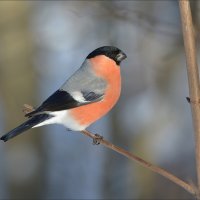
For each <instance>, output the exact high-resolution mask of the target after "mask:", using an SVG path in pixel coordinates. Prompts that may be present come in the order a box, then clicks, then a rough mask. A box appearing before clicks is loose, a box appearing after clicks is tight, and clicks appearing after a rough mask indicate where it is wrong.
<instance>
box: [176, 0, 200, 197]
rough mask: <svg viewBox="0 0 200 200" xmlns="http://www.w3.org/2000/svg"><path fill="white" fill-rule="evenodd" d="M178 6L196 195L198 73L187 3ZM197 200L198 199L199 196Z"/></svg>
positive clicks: (199, 160)
mask: <svg viewBox="0 0 200 200" xmlns="http://www.w3.org/2000/svg"><path fill="white" fill-rule="evenodd" d="M179 6H180V13H181V20H182V29H183V39H184V45H185V54H186V62H187V75H188V84H189V94H190V105H191V111H192V119H193V126H194V132H195V151H196V170H197V181H198V193H199V194H200V104H199V101H200V90H199V71H198V65H197V57H196V46H195V37H194V26H193V23H192V15H191V9H190V3H189V1H188V0H179ZM198 198H199V199H200V197H199V196H198Z"/></svg>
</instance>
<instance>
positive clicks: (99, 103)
mask: <svg viewBox="0 0 200 200" xmlns="http://www.w3.org/2000/svg"><path fill="white" fill-rule="evenodd" d="M125 58H126V54H125V53H124V52H123V51H121V50H120V49H118V48H116V47H113V46H103V47H100V48H97V49H95V50H94V51H92V52H91V53H90V54H89V55H88V56H87V57H86V59H85V60H84V62H83V64H82V65H81V67H80V68H79V69H78V70H77V71H76V72H75V73H74V74H73V75H72V76H71V77H70V78H69V79H68V80H67V81H66V82H65V83H64V84H63V85H62V86H61V87H60V88H59V89H58V90H57V91H56V92H54V93H53V94H52V95H51V96H50V97H49V98H47V99H46V100H45V101H44V102H43V103H42V104H41V105H40V106H39V107H38V108H36V109H35V110H34V111H32V112H29V113H27V114H26V115H25V116H26V117H28V118H29V119H28V120H27V121H26V122H24V123H23V124H21V125H19V126H18V127H16V128H15V129H13V130H11V131H10V132H8V133H7V134H5V135H3V136H2V137H1V138H0V139H1V140H3V141H4V142H6V141H7V140H9V139H11V138H13V137H15V136H17V135H19V134H21V133H23V132H24V131H26V130H28V129H30V128H35V127H39V126H43V125H47V124H62V125H64V126H65V127H67V128H68V129H69V130H73V131H82V130H85V129H86V128H87V127H88V126H89V125H90V124H92V123H93V122H95V121H96V120H98V119H99V118H101V117H102V116H103V115H105V114H106V113H107V112H108V111H110V109H111V108H112V107H113V106H114V105H115V103H116V102H117V100H118V98H119V96H120V91H121V75H120V63H121V61H122V60H124V59H125Z"/></svg>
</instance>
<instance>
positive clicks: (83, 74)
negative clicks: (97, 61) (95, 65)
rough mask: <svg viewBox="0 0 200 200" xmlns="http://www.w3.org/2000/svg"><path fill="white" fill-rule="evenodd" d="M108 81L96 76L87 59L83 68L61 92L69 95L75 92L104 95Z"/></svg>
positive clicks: (69, 80) (64, 85)
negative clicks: (63, 91)
mask: <svg viewBox="0 0 200 200" xmlns="http://www.w3.org/2000/svg"><path fill="white" fill-rule="evenodd" d="M106 85H107V84H106V81H105V80H104V79H103V78H101V77H98V76H97V75H95V73H94V71H93V70H92V67H91V64H90V62H89V61H88V60H87V59H86V60H85V61H84V63H83V64H82V65H81V67H80V68H79V69H78V70H77V71H76V72H75V73H74V74H73V75H72V76H71V77H70V78H69V79H68V80H67V81H66V82H65V83H64V84H63V85H62V86H61V88H60V89H61V90H65V91H67V92H69V93H71V92H75V91H82V92H94V93H96V94H103V93H104V92H105V89H106Z"/></svg>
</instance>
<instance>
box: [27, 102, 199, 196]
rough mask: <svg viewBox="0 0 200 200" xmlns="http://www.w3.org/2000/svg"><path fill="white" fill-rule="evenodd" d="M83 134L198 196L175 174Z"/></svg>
mask: <svg viewBox="0 0 200 200" xmlns="http://www.w3.org/2000/svg"><path fill="white" fill-rule="evenodd" d="M32 111H34V108H33V107H32V106H30V105H28V104H24V108H23V112H24V113H25V114H27V113H28V112H32ZM81 133H83V134H84V135H86V136H88V137H90V138H92V139H93V143H94V144H102V145H104V146H105V147H107V148H109V149H112V150H113V151H115V152H118V153H119V154H121V155H123V156H125V157H127V158H129V159H130V160H133V161H136V162H137V163H139V164H140V165H142V166H143V167H146V168H147V169H150V170H151V171H153V172H155V173H157V174H160V175H161V176H163V177H165V178H167V179H169V180H170V181H172V182H173V183H175V184H176V185H179V186H180V187H182V188H183V189H185V190H186V191H188V192H189V193H191V194H193V195H195V194H196V187H195V186H193V185H190V184H189V183H186V182H185V181H183V180H181V179H179V178H178V177H176V176H174V175H173V174H171V173H169V172H167V171H166V170H164V169H162V168H160V167H158V166H155V165H153V164H151V163H149V162H147V161H145V160H143V159H142V158H140V157H138V156H136V155H134V154H132V153H130V152H128V151H126V150H125V149H122V148H120V147H118V146H116V145H114V144H112V143H111V142H109V141H107V140H105V139H103V137H101V136H99V135H97V134H93V133H91V132H89V131H87V130H84V131H81Z"/></svg>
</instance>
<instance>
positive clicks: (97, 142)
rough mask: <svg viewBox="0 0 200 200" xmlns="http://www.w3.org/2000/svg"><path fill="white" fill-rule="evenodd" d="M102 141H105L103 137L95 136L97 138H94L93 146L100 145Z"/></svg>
mask: <svg viewBox="0 0 200 200" xmlns="http://www.w3.org/2000/svg"><path fill="white" fill-rule="evenodd" d="M101 140H103V136H101V135H99V134H95V138H93V144H94V145H99V144H100V143H101Z"/></svg>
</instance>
